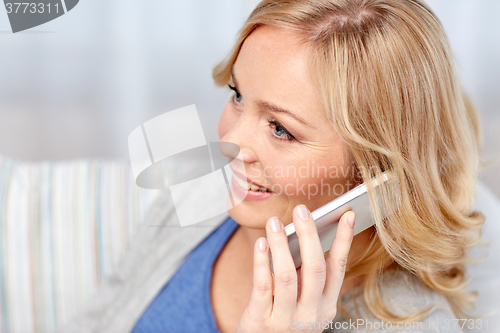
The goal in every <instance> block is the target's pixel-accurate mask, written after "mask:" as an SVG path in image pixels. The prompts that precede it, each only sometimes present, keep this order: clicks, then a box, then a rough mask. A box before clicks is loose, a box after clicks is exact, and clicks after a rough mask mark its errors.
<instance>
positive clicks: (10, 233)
mask: <svg viewBox="0 0 500 333" xmlns="http://www.w3.org/2000/svg"><path fill="white" fill-rule="evenodd" d="M158 193H159V191H158V190H145V189H141V188H139V187H138V186H137V185H135V182H134V179H133V176H132V172H131V168H130V165H129V163H128V162H126V161H109V160H108V161H104V160H87V159H78V160H70V161H61V162H21V161H16V160H12V159H7V158H5V157H1V156H0V242H1V246H0V331H1V332H3V333H8V332H23V333H29V332H53V331H54V330H55V329H56V328H57V327H58V326H59V325H60V324H62V323H63V322H65V321H67V320H68V319H69V318H71V317H72V316H74V315H75V314H76V313H77V312H78V311H80V310H82V309H83V307H84V306H85V304H86V303H87V302H88V300H89V299H90V297H91V296H92V295H93V293H94V292H95V290H96V289H97V286H98V285H99V284H100V283H101V282H102V280H103V279H104V278H105V277H106V276H107V275H109V273H110V272H111V271H112V270H113V268H114V267H115V266H116V264H117V262H118V260H119V259H120V254H121V253H122V252H123V251H124V250H125V249H127V247H128V246H129V241H130V239H131V236H132V235H133V234H134V230H136V228H137V226H138V224H139V223H140V222H141V221H142V219H143V217H144V216H145V213H146V212H147V211H148V208H149V207H150V205H151V204H152V202H153V201H154V199H155V198H156V196H157V195H158Z"/></svg>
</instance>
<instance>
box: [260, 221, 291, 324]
mask: <svg viewBox="0 0 500 333" xmlns="http://www.w3.org/2000/svg"><path fill="white" fill-rule="evenodd" d="M266 234H267V240H268V242H269V247H270V249H271V255H272V257H273V270H274V306H273V313H272V315H273V317H276V318H291V317H292V315H293V314H294V312H295V307H296V304H297V272H296V271H295V265H294V263H293V259H292V255H291V253H290V248H289V247H288V238H287V236H286V233H285V229H284V227H283V223H281V221H280V220H279V218H277V217H271V218H270V219H269V220H268V221H267V224H266ZM269 271H270V269H269Z"/></svg>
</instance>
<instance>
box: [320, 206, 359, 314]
mask: <svg viewBox="0 0 500 333" xmlns="http://www.w3.org/2000/svg"><path fill="white" fill-rule="evenodd" d="M355 218H356V214H355V213H354V212H353V211H348V212H345V213H344V214H343V215H342V217H341V218H340V221H339V225H338V227H337V232H336V234H335V239H334V240H333V244H332V247H331V248H330V252H329V253H328V256H327V258H326V267H327V269H326V270H327V277H326V285H325V289H324V291H323V298H324V300H325V302H326V304H333V306H336V304H337V299H338V297H339V294H340V288H341V287H342V283H343V281H344V275H345V269H346V265H347V256H348V254H349V249H350V248H351V243H352V238H353V235H354V220H355Z"/></svg>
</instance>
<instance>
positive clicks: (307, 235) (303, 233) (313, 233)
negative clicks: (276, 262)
mask: <svg viewBox="0 0 500 333" xmlns="http://www.w3.org/2000/svg"><path fill="white" fill-rule="evenodd" d="M293 223H294V225H295V230H296V232H297V237H298V239H299V246H300V257H301V259H302V266H301V291H300V299H299V302H300V304H301V306H302V307H304V308H307V309H316V308H317V306H318V303H319V302H320V301H321V295H322V294H323V288H324V286H325V280H326V262H325V255H324V253H323V249H322V248H321V243H320V240H319V236H318V230H317V228H316V224H315V223H314V220H313V219H312V216H311V214H310V213H309V210H308V209H307V207H306V206H304V205H298V206H296V207H295V209H294V211H293Z"/></svg>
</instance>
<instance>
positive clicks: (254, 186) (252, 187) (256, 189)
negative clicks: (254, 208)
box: [250, 184, 260, 192]
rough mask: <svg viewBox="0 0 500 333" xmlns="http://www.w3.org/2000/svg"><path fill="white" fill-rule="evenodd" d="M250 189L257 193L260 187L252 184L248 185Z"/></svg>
mask: <svg viewBox="0 0 500 333" xmlns="http://www.w3.org/2000/svg"><path fill="white" fill-rule="evenodd" d="M250 189H251V190H252V191H254V192H257V191H258V190H259V189H260V187H259V186H257V185H254V184H250Z"/></svg>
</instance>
